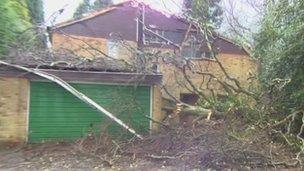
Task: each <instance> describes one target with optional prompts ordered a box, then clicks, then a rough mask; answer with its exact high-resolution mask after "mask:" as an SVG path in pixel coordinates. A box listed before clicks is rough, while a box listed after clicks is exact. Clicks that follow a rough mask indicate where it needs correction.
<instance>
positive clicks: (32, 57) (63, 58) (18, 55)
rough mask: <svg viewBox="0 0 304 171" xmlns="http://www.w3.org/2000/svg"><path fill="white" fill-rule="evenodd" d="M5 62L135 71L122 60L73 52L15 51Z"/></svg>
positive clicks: (29, 65) (59, 67) (42, 67)
mask: <svg viewBox="0 0 304 171" xmlns="http://www.w3.org/2000/svg"><path fill="white" fill-rule="evenodd" d="M4 61H5V62H8V63H11V64H16V65H21V66H25V67H29V68H40V69H56V70H75V71H106V72H135V70H134V68H132V67H131V66H129V65H127V64H126V62H124V61H122V60H114V59H109V58H105V57H104V58H102V57H100V58H95V59H88V58H82V57H77V56H75V55H72V54H68V53H64V54H60V53H51V52H46V51H44V52H39V53H38V52H37V53H36V54H34V53H31V52H14V53H11V54H10V55H8V56H7V57H6V58H5V59H4Z"/></svg>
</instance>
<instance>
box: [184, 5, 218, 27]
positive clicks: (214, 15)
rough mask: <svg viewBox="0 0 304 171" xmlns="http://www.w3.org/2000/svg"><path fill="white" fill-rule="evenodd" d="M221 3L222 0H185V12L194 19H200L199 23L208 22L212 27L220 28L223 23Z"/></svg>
mask: <svg viewBox="0 0 304 171" xmlns="http://www.w3.org/2000/svg"><path fill="white" fill-rule="evenodd" d="M220 2H221V0H184V7H185V9H186V11H185V12H186V14H189V15H190V16H191V17H192V18H194V19H198V22H199V23H206V22H207V23H209V24H210V25H212V26H215V27H220V25H221V24H222V21H223V17H222V15H223V9H222V7H221V6H220ZM200 20H201V21H200Z"/></svg>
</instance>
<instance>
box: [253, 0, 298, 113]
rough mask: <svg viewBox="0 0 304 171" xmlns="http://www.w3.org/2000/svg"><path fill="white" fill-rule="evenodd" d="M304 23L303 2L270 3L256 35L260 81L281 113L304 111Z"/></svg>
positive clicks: (296, 0)
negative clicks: (259, 62)
mask: <svg viewBox="0 0 304 171" xmlns="http://www.w3.org/2000/svg"><path fill="white" fill-rule="evenodd" d="M303 23H304V1H298V0H289V1H288V0H283V1H276V2H272V3H270V2H269V3H268V6H267V10H266V15H265V16H264V20H263V23H262V28H261V31H260V33H259V34H258V35H257V36H256V48H255V49H256V51H255V53H256V56H257V57H258V58H259V59H260V61H261V64H262V66H261V67H262V68H261V71H262V72H261V74H260V78H261V82H262V84H263V85H264V87H265V88H268V90H269V92H270V93H271V99H272V100H273V101H274V106H273V107H274V109H275V110H276V111H277V112H278V113H282V114H289V113H291V112H293V111H295V110H304V48H303V47H304V24H303Z"/></svg>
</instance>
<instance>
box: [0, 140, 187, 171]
mask: <svg viewBox="0 0 304 171" xmlns="http://www.w3.org/2000/svg"><path fill="white" fill-rule="evenodd" d="M109 161H111V163H109V162H108V161H105V160H104V158H103V157H102V156H93V155H89V154H85V153H81V152H79V151H78V150H76V149H75V147H74V145H73V144H65V143H55V144H39V145H20V146H14V147H10V146H6V147H3V145H2V149H1V151H0V170H130V171H132V170H155V171H156V170H157V171H158V170H184V169H183V168H181V167H176V166H174V167H172V166H164V165H163V164H162V163H161V162H160V163H156V162H153V161H147V160H143V159H133V158H132V156H120V155H117V156H115V159H109Z"/></svg>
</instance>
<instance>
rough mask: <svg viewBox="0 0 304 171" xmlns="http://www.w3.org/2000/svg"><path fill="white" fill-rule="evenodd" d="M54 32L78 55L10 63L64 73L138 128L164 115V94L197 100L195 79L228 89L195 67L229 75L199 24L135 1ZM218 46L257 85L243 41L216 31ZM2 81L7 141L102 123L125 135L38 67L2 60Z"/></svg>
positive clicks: (228, 64)
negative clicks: (5, 64) (238, 42)
mask: <svg viewBox="0 0 304 171" xmlns="http://www.w3.org/2000/svg"><path fill="white" fill-rule="evenodd" d="M49 34H50V40H51V43H52V49H53V51H54V52H56V53H58V54H63V56H66V55H65V54H71V53H72V54H73V59H71V58H69V59H67V58H56V59H52V60H50V59H47V58H48V57H46V59H42V61H43V62H44V63H43V65H41V63H40V62H41V61H37V59H35V58H33V57H28V56H27V57H24V58H20V57H18V60H14V59H13V58H10V60H11V61H8V62H9V63H13V64H17V65H21V66H25V67H28V68H40V69H42V71H43V72H45V73H49V74H52V75H54V76H57V77H59V78H61V79H63V80H65V81H66V82H68V83H69V84H70V85H72V86H73V87H74V88H76V89H77V90H79V91H80V92H82V93H83V94H85V95H86V96H88V97H89V98H91V99H92V100H94V101H95V102H96V103H98V104H99V105H101V106H103V107H105V108H106V109H107V110H109V111H110V112H112V113H113V114H115V115H116V116H117V117H118V118H120V119H121V120H122V121H123V122H124V123H126V124H128V125H129V126H130V127H131V128H134V129H135V131H136V132H138V133H140V134H145V133H149V132H151V130H157V127H158V125H157V124H155V123H153V122H152V121H153V120H154V121H162V119H163V118H164V116H165V114H164V113H163V112H162V111H161V108H162V105H163V104H162V99H170V98H176V99H180V100H181V101H182V102H185V103H188V104H195V103H196V102H197V100H198V96H197V94H196V93H195V92H193V91H191V84H193V85H195V86H198V87H199V89H200V90H201V91H204V92H206V93H207V94H208V93H210V94H211V93H216V94H221V93H222V92H223V86H222V85H221V84H219V83H218V82H216V81H214V80H211V79H209V78H207V77H202V75H200V74H197V73H209V74H210V73H211V74H213V75H215V76H216V77H217V78H219V79H223V80H226V79H227V78H226V77H225V73H223V72H222V70H221V66H219V65H218V63H217V62H216V60H215V59H214V58H213V55H212V54H211V52H210V49H208V48H207V43H206V42H204V41H203V38H202V36H201V34H200V33H199V32H198V28H197V27H196V26H195V25H194V24H193V23H189V22H187V21H185V20H184V19H181V18H179V17H176V16H168V15H166V14H163V13H162V12H159V11H156V10H154V9H152V8H150V7H149V6H146V5H144V4H137V3H134V2H133V1H127V2H124V3H120V4H116V5H113V6H110V7H108V8H106V9H102V10H100V11H96V12H93V13H90V14H88V15H86V16H85V17H83V18H81V19H76V20H71V21H67V22H64V23H60V24H58V25H55V26H54V27H52V28H50V29H49ZM212 46H213V47H214V50H215V52H216V55H217V59H218V60H219V61H220V62H221V63H222V65H223V67H224V68H225V70H226V72H227V73H228V74H229V75H230V76H231V77H234V78H236V79H238V80H239V81H240V84H241V85H242V86H244V87H250V86H252V85H254V81H252V83H249V84H248V80H250V79H252V78H253V76H254V74H255V73H256V71H257V65H256V62H255V61H254V60H253V59H252V58H250V57H249V55H248V53H247V51H246V50H245V49H244V48H242V47H240V46H238V45H236V44H235V43H234V42H232V41H230V40H228V39H226V38H223V37H221V36H220V35H218V34H216V33H214V36H213V39H212ZM20 59H21V60H20ZM54 61H57V62H59V63H58V64H54V63H53V62H54ZM62 62H63V63H64V64H62ZM185 65H187V67H184V66H185ZM184 68H191V70H195V71H196V72H195V73H194V72H188V71H187V72H186V71H185V70H183V69H184ZM227 81H229V80H227ZM0 87H1V89H0V97H1V99H0V111H1V113H0V140H1V141H18V142H20V141H23V142H24V141H28V142H41V141H49V140H75V139H77V138H81V137H85V136H86V135H88V134H89V133H90V132H96V131H97V132H100V131H102V130H103V129H107V130H108V132H110V134H113V135H115V136H122V134H123V131H122V130H121V127H119V126H118V125H117V124H116V123H113V122H109V121H110V120H109V119H108V118H107V117H106V116H104V115H102V113H100V112H99V111H97V110H95V109H94V108H91V107H90V106H89V105H88V104H85V103H83V102H82V101H81V100H79V99H77V98H76V97H75V96H73V95H72V94H71V93H69V92H68V91H66V90H65V89H64V88H62V87H61V86H59V85H57V84H56V83H54V82H52V81H50V80H47V79H45V78H42V77H39V76H37V75H35V74H33V73H29V72H25V71H22V70H19V69H16V68H11V67H4V68H3V67H1V69H0ZM189 87H190V88H189Z"/></svg>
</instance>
